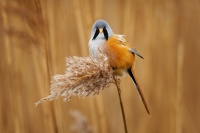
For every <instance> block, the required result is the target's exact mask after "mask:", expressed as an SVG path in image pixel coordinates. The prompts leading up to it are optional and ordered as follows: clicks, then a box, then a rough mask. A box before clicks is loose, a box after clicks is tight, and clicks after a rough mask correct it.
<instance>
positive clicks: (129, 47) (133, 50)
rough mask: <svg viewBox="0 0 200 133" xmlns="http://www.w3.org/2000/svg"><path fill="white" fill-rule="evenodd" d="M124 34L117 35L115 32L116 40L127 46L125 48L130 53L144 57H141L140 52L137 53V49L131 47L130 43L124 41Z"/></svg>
mask: <svg viewBox="0 0 200 133" xmlns="http://www.w3.org/2000/svg"><path fill="white" fill-rule="evenodd" d="M124 36H125V35H117V34H115V37H116V38H117V40H119V41H120V44H121V45H122V46H125V47H127V49H128V50H129V51H130V52H131V53H133V54H136V55H137V56H139V57H140V58H142V59H144V57H143V56H142V55H141V54H139V53H138V52H137V50H135V49H134V48H132V47H131V45H130V44H128V43H127V42H126V39H125V38H124Z"/></svg>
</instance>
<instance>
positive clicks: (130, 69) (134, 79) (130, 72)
mask: <svg viewBox="0 0 200 133" xmlns="http://www.w3.org/2000/svg"><path fill="white" fill-rule="evenodd" d="M127 72H128V74H129V75H130V76H131V78H132V80H133V82H134V84H135V86H136V89H137V92H138V93H139V96H140V98H141V100H142V102H143V104H144V107H145V109H146V111H147V113H148V114H149V115H150V111H149V109H148V106H147V103H146V101H145V99H144V95H143V93H142V90H141V87H140V84H139V82H138V80H137V77H136V74H135V69H134V67H131V68H129V69H128V70H127Z"/></svg>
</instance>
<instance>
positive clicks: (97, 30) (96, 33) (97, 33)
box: [92, 28, 99, 40]
mask: <svg viewBox="0 0 200 133" xmlns="http://www.w3.org/2000/svg"><path fill="white" fill-rule="evenodd" d="M98 35H99V29H98V28H96V31H95V33H94V37H93V38H92V40H94V39H95V38H96V37H97V36H98Z"/></svg>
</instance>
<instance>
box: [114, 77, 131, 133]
mask: <svg viewBox="0 0 200 133" xmlns="http://www.w3.org/2000/svg"><path fill="white" fill-rule="evenodd" d="M113 79H114V81H115V85H116V87H117V92H118V96H119V103H120V108H121V111H122V118H123V123H124V131H125V133H128V129H127V125H126V116H125V111H124V105H123V102H122V97H121V89H120V85H119V83H120V82H119V81H118V78H117V77H115V76H114V75H113Z"/></svg>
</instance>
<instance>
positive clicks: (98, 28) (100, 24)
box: [91, 20, 113, 40]
mask: <svg viewBox="0 0 200 133" xmlns="http://www.w3.org/2000/svg"><path fill="white" fill-rule="evenodd" d="M100 34H103V36H104V38H105V39H106V40H108V38H109V37H111V36H112V35H113V31H112V29H111V28H110V26H109V25H108V23H107V22H106V21H105V20H97V21H96V22H95V23H94V24H93V27H92V32H91V37H92V40H95V39H96V38H97V37H98V36H99V35H100Z"/></svg>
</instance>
